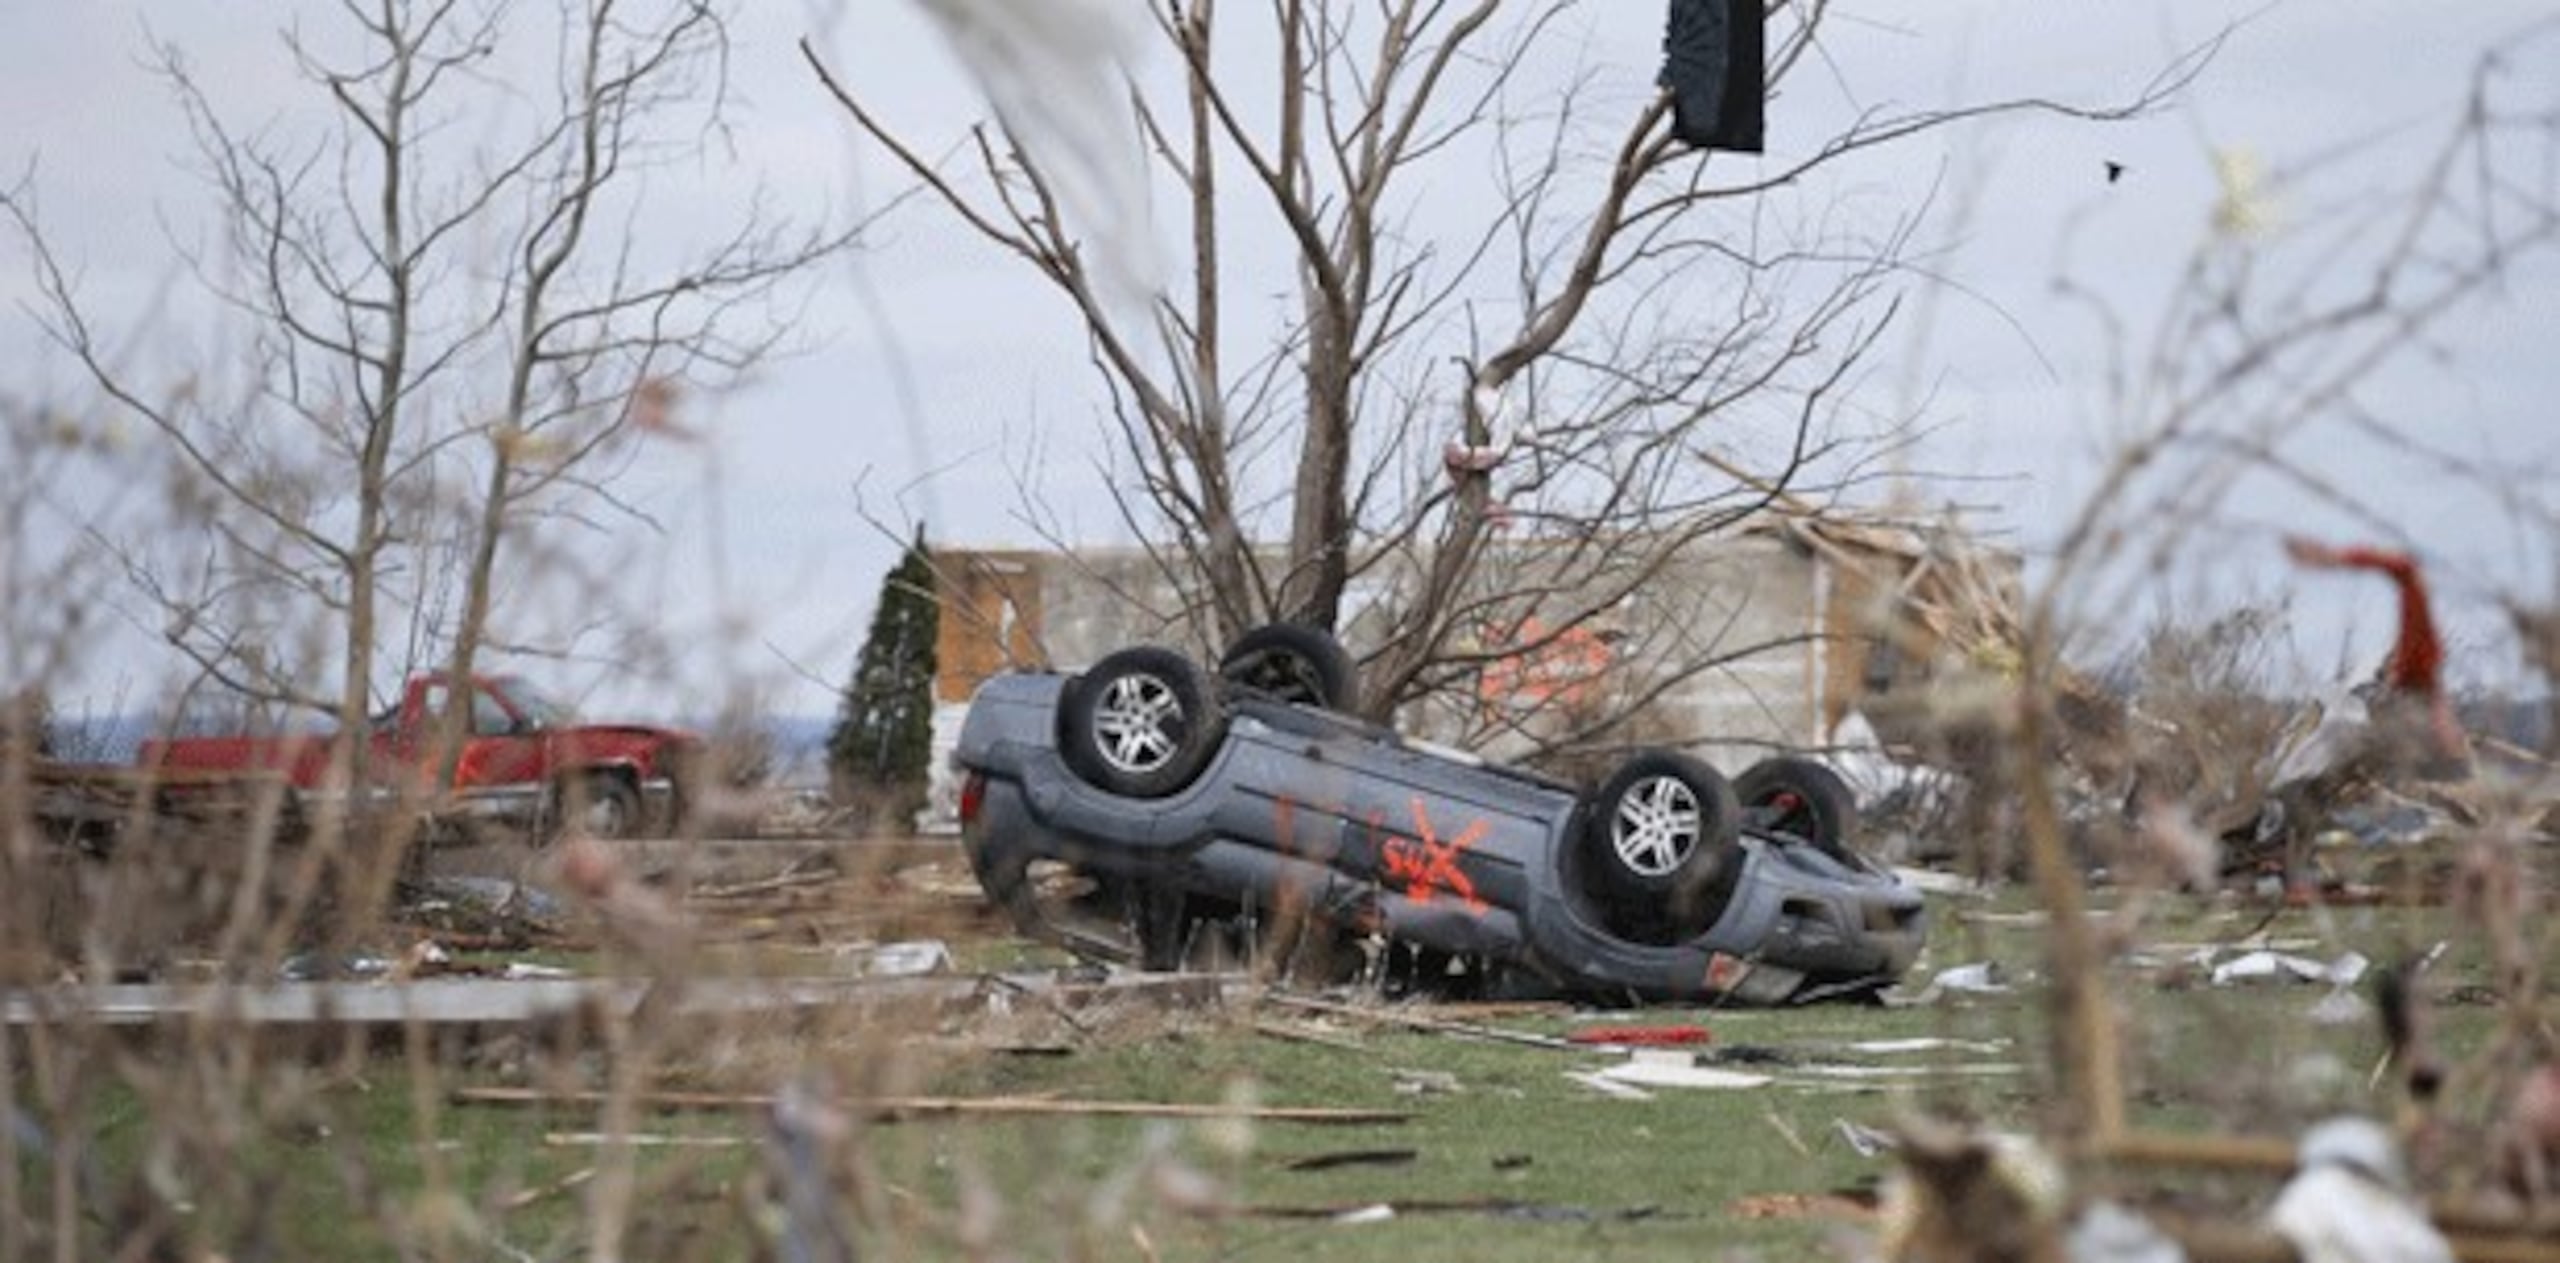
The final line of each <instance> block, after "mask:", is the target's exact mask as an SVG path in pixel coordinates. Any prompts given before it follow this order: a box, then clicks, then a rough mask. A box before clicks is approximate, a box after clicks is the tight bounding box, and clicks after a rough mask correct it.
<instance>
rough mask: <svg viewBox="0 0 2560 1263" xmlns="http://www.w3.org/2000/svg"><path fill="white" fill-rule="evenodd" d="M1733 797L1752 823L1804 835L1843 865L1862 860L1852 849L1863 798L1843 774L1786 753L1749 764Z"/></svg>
mask: <svg viewBox="0 0 2560 1263" xmlns="http://www.w3.org/2000/svg"><path fill="white" fill-rule="evenodd" d="M1733 795H1734V797H1735V798H1737V799H1739V800H1741V802H1742V810H1743V814H1744V816H1745V818H1746V819H1748V820H1750V821H1751V823H1753V824H1756V825H1758V826H1760V827H1761V828H1764V829H1770V830H1774V831H1776V832H1779V833H1784V834H1787V835H1789V836H1792V837H1795V838H1799V839H1802V840H1803V841H1805V842H1807V843H1809V844H1811V845H1812V846H1813V848H1814V849H1815V850H1818V851H1821V852H1822V853H1823V854H1825V855H1829V856H1830V857H1832V858H1833V859H1836V860H1839V861H1840V862H1841V863H1843V864H1848V865H1852V866H1855V865H1857V864H1858V863H1859V862H1860V861H1859V859H1858V856H1857V853H1856V852H1854V851H1852V850H1851V849H1850V847H1849V840H1850V839H1851V838H1854V837H1856V836H1858V796H1857V794H1856V792H1854V791H1852V790H1851V789H1850V788H1849V783H1848V782H1847V781H1844V780H1842V779H1840V774H1839V773H1838V772H1834V771H1832V770H1831V769H1830V768H1827V767H1825V766H1823V765H1822V764H1820V763H1817V762H1815V761H1813V760H1812V759H1808V758H1803V757H1801V756H1798V755H1780V756H1778V757H1776V758H1770V759H1762V760H1760V761H1759V762H1757V763H1754V764H1752V765H1751V766H1749V767H1747V768H1744V769H1743V770H1742V775H1740V776H1737V777H1735V778H1734V779H1733Z"/></svg>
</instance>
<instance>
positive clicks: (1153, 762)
mask: <svg viewBox="0 0 2560 1263" xmlns="http://www.w3.org/2000/svg"><path fill="white" fill-rule="evenodd" d="M1226 732H1227V714H1226V707H1225V705H1224V704H1223V703H1222V702H1221V701H1220V700H1219V698H1218V695H1217V693H1216V692H1215V691H1214V690H1213V689H1212V688H1211V687H1210V683H1209V679H1208V676H1207V674H1206V673H1204V672H1203V671H1201V669H1200V667H1199V665H1198V664H1196V663H1194V662H1192V661H1191V660H1190V659H1189V658H1186V657H1183V656H1182V655H1181V654H1178V653H1175V652H1173V651H1172V650H1170V649H1159V648H1155V647H1153V646H1140V647H1138V648H1134V649H1123V650H1121V651H1119V652H1118V653H1114V654H1111V655H1110V656H1108V657H1105V658H1104V659H1103V660H1102V661H1100V662H1097V663H1095V664H1093V669H1092V670H1090V671H1087V672H1085V673H1084V674H1083V675H1080V676H1078V677H1076V678H1075V679H1074V680H1071V681H1069V682H1068V684H1067V689H1066V693H1065V695H1064V696H1063V697H1062V698H1061V699H1060V701H1059V707H1058V750H1059V753H1060V754H1061V755H1062V756H1063V757H1064V758H1065V759H1066V762H1067V766H1068V767H1069V768H1070V769H1072V770H1073V771H1074V772H1075V774H1076V775H1078V776H1080V777H1082V778H1084V779H1085V781H1087V782H1088V783H1090V784H1092V785H1094V786H1095V787H1097V788H1100V789H1105V790H1109V791H1110V792H1112V793H1114V794H1121V795H1125V796H1127V797H1131V798H1162V797H1164V796H1166V795H1168V794H1171V793H1173V792H1175V791H1177V790H1179V789H1181V788H1182V787H1183V786H1185V785H1188V784H1190V783H1191V781H1192V778H1194V777H1196V776H1198V775H1199V774H1200V772H1201V769H1203V768H1206V767H1207V766H1208V765H1209V757H1210V756H1211V755H1213V754H1215V753H1216V752H1217V749H1218V743H1219V742H1220V741H1221V740H1224V739H1225V737H1226Z"/></svg>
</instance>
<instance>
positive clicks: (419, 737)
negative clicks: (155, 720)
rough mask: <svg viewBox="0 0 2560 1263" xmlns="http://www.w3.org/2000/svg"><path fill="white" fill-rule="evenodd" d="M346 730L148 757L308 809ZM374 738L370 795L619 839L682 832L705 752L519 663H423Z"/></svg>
mask: <svg viewBox="0 0 2560 1263" xmlns="http://www.w3.org/2000/svg"><path fill="white" fill-rule="evenodd" d="M457 694H458V695H459V696H457ZM456 705H463V706H467V707H468V708H469V715H470V722H469V723H468V724H467V725H466V726H465V728H464V732H463V736H462V744H461V748H460V749H459V751H458V752H457V753H456V756H455V759H454V771H453V781H452V784H451V786H450V787H449V788H445V789H439V788H438V787H437V780H438V771H439V769H438V768H437V767H436V766H435V764H436V758H435V750H434V737H435V734H436V730H437V725H438V723H439V721H440V720H441V718H442V717H443V716H444V715H446V714H448V713H449V712H450V710H451V708H452V707H454V706H456ZM340 740H341V734H337V733H297V734H290V735H284V736H273V737H268V736H246V735H242V736H216V737H175V738H167V739H161V740H153V741H146V742H144V743H142V746H141V748H140V750H139V752H138V753H137V754H136V756H135V758H136V761H137V762H138V763H139V764H141V765H142V766H143V767H144V768H146V769H148V770H151V771H153V772H156V773H159V774H162V775H164V776H166V777H169V778H170V781H171V783H173V784H178V783H183V784H187V785H203V784H206V783H208V782H213V781H220V780H224V779H235V778H236V779H254V778H281V779H282V780H283V781H284V782H285V784H286V787H287V803H288V805H289V807H291V808H293V809H295V810H297V811H299V810H305V809H307V806H308V805H309V804H310V803H312V802H313V801H315V800H317V799H319V798H320V797H321V796H322V795H324V794H326V793H328V792H330V791H329V789H328V773H329V762H330V756H331V754H332V753H333V752H334V751H335V749H336V748H337V744H338V742H339V741H340ZM364 740H365V742H366V745H367V747H368V749H367V758H366V767H367V777H366V782H365V784H364V785H363V786H362V787H361V789H360V796H361V797H362V798H364V799H365V800H366V801H367V803H368V804H371V805H387V804H390V803H394V802H409V803H416V804H421V805H423V806H424V807H425V808H426V809H427V810H428V812H429V814H430V815H432V816H434V817H435V818H437V819H438V820H440V821H449V822H451V823H455V824H460V825H466V826H468V825H475V824H493V825H501V826H509V827H514V828H519V829H523V830H526V831H528V832H530V833H532V834H533V835H534V836H535V837H537V838H547V837H549V836H551V835H553V834H555V833H558V832H561V831H563V830H575V831H578V832H583V833H587V834H590V835H593V836H596V837H608V838H611V837H640V836H650V835H664V834H668V833H672V832H673V831H674V829H675V827H676V825H677V824H678V823H679V822H680V821H681V819H682V817H683V813H684V810H685V806H686V802H685V782H686V780H687V778H688V777H689V776H690V775H691V774H692V772H693V770H694V769H695V768H697V767H699V766H700V762H701V758H700V756H701V752H702V741H701V739H700V738H699V737H697V736H695V735H694V734H692V733H689V732H685V731H682V730H679V729H673V728H661V727H652V726H648V725H642V724H591V723H584V722H581V721H580V720H579V719H578V718H577V717H576V716H575V715H574V714H573V713H572V712H571V711H570V710H569V709H568V708H567V707H565V706H562V705H560V704H559V703H557V702H554V701H552V700H551V699H549V698H548V697H545V696H544V695H543V694H542V692H541V691H540V690H538V689H536V688H535V687H533V686H532V685H531V684H529V683H527V682H526V681H525V680H524V679H523V678H521V677H519V676H513V675H493V676H475V677H473V679H472V681H471V685H470V687H469V688H466V689H459V690H457V689H455V688H454V687H453V684H452V681H451V680H450V678H449V677H447V676H445V675H442V674H438V673H428V674H422V675H418V676H414V677H412V678H411V679H410V680H409V681H408V683H407V685H406V686H405V687H404V688H403V689H402V690H401V695H400V701H399V702H398V704H397V705H395V706H393V707H392V708H391V709H389V710H386V711H384V712H382V713H381V714H379V715H376V716H374V717H373V718H372V719H371V720H370V721H368V722H367V723H366V725H365V731H364Z"/></svg>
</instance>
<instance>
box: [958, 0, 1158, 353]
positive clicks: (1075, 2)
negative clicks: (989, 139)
mask: <svg viewBox="0 0 2560 1263" xmlns="http://www.w3.org/2000/svg"><path fill="white" fill-rule="evenodd" d="M917 3H918V4H920V5H922V6H923V7H924V10H925V12H926V13H928V14H930V15H932V17H933V20H934V23H935V25H937V26H939V27H940V28H941V30H942V33H943V35H944V37H945V38H947V39H948V40H949V41H950V43H951V50H952V52H953V53H954V54H955V55H957V56H958V57H959V59H960V62H961V64H962V65H964V66H966V67H967V68H968V70H969V74H970V76H971V77H972V78H974V79H976V80H977V82H978V87H979V90H981V91H983V92H984V93H986V96H987V101H988V103H989V104H990V105H993V106H994V107H995V111H996V117H997V118H999V119H1001V120H1002V121H1003V122H1004V129H1005V132H1006V133H1007V134H1008V135H1010V136H1011V137H1012V138H1013V141H1014V144H1015V145H1016V146H1018V147H1019V148H1020V149H1021V151H1022V154H1023V156H1024V157H1025V158H1026V159H1027V160H1029V162H1030V163H1031V165H1032V166H1033V167H1034V168H1036V169H1037V170H1038V171H1039V173H1040V175H1041V177H1042V178H1043V179H1045V180H1046V181H1047V182H1048V185H1049V188H1050V191H1051V192H1052V193H1054V194H1055V195H1056V197H1057V199H1058V205H1059V207H1060V209H1061V212H1062V217H1063V218H1064V219H1065V221H1066V227H1067V229H1068V230H1069V231H1070V233H1071V234H1073V235H1075V236H1076V237H1077V238H1078V240H1079V242H1080V244H1082V245H1083V246H1085V247H1087V250H1086V256H1085V257H1086V261H1087V263H1089V264H1090V265H1091V266H1092V268H1093V274H1094V277H1095V280H1096V282H1097V286H1098V290H1099V293H1100V294H1101V296H1102V297H1103V298H1104V300H1105V301H1107V302H1109V303H1112V304H1113V305H1115V306H1121V307H1127V308H1132V309H1135V310H1141V311H1142V310H1143V309H1144V307H1145V306H1146V304H1148V303H1150V302H1151V301H1152V300H1153V299H1154V297H1155V295H1156V292H1157V291H1158V289H1159V288H1160V287H1161V285H1162V277H1163V273H1164V263H1163V258H1162V254H1161V252H1160V251H1159V249H1158V247H1157V243H1156V239H1155V232H1154V227H1153V219H1152V217H1151V216H1150V215H1149V213H1148V209H1147V172H1146V163H1145V151H1144V149H1143V147H1142V141H1141V138H1140V136H1139V134H1138V126H1137V116H1136V112H1135V108H1134V106H1133V105H1132V103H1131V100H1130V88H1129V69H1130V67H1131V66H1132V65H1134V64H1135V63H1136V61H1137V51H1138V37H1139V30H1140V28H1139V26H1138V23H1139V21H1140V20H1141V18H1142V17H1143V15H1144V12H1145V11H1144V9H1142V8H1141V7H1140V6H1139V5H1137V4H1135V3H1132V0H917Z"/></svg>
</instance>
